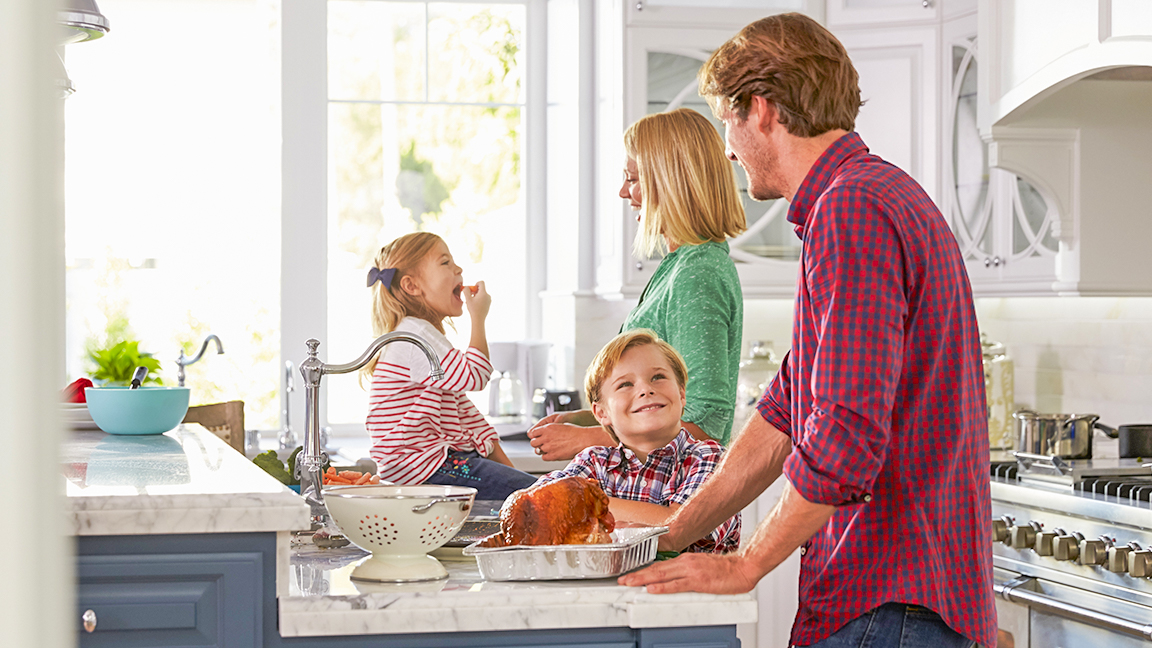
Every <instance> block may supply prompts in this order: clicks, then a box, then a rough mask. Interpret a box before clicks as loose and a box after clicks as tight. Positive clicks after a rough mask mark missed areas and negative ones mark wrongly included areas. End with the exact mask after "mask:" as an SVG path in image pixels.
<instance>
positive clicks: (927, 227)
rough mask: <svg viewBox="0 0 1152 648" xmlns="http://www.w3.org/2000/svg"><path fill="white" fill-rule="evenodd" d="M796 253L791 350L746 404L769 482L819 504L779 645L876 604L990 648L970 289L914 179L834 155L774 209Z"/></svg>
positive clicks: (860, 146) (854, 140)
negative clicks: (784, 213) (765, 450)
mask: <svg viewBox="0 0 1152 648" xmlns="http://www.w3.org/2000/svg"><path fill="white" fill-rule="evenodd" d="M788 220H789V221H791V222H792V223H793V224H794V225H795V229H796V233H797V235H798V236H799V237H800V238H801V240H803V242H804V247H803V251H802V254H801V258H800V272H799V277H798V289H797V295H796V305H795V310H794V312H793V323H792V348H791V350H790V351H789V353H788V355H787V356H786V357H785V359H784V362H783V363H782V365H781V367H780V371H779V373H778V374H777V375H776V378H775V380H773V381H772V384H771V385H770V386H769V388H768V389H767V391H766V392H765V394H764V397H763V399H762V400H761V401H760V403H759V405H758V409H759V411H760V414H761V415H762V416H763V417H764V418H765V420H767V421H768V422H769V423H770V424H772V425H773V426H775V427H776V428H777V429H779V430H780V431H782V432H784V433H786V434H788V435H790V436H791V438H792V444H793V450H792V453H791V454H790V455H789V456H788V458H787V459H786V460H785V463H784V474H785V476H786V477H787V478H788V480H789V481H790V482H791V483H792V485H793V487H795V489H796V490H797V491H798V492H799V493H800V494H801V495H802V496H803V497H804V498H805V499H807V500H809V501H811V502H816V503H821V504H830V505H834V506H837V507H838V508H837V509H836V512H835V514H834V515H833V516H832V518H831V519H830V520H829V521H828V523H827V524H826V525H825V526H824V527H823V528H822V529H820V530H819V531H818V532H816V535H814V536H813V537H812V539H811V540H809V541H808V542H807V543H805V545H804V547H803V548H802V552H803V556H802V558H801V569H800V588H799V595H800V608H799V610H798V612H797V614H796V622H795V625H794V626H793V628H792V643H793V644H796V645H800V646H806V645H809V644H812V643H815V642H816V641H819V640H821V639H824V638H826V637H828V636H829V635H831V634H832V633H834V632H835V631H836V630H837V629H838V628H840V626H842V625H844V624H845V623H847V622H848V621H850V620H851V619H853V618H855V617H857V616H859V615H860V614H863V613H864V612H866V611H868V610H869V609H871V608H874V607H876V606H878V605H882V604H884V603H886V602H889V601H896V602H903V603H911V604H916V605H920V606H923V607H927V608H930V609H932V610H935V611H936V612H937V613H939V614H940V616H941V617H943V619H944V621H945V623H947V624H948V625H949V626H950V627H951V628H952V629H954V630H956V631H957V632H959V633H961V634H963V635H964V636H965V637H968V638H969V639H972V640H974V641H977V642H979V643H980V644H982V645H984V646H994V645H995V643H996V609H995V607H994V602H993V593H992V552H991V547H990V546H989V538H990V537H991V531H990V528H989V527H990V526H991V517H992V512H991V502H990V494H989V488H988V430H987V410H986V409H985V401H984V378H983V371H982V369H981V364H980V357H981V356H980V340H979V333H978V331H977V324H976V314H975V311H974V307H973V302H972V290H971V287H970V285H969V283H968V277H967V274H966V272H965V269H964V262H963V260H962V259H961V257H960V254H959V251H958V249H957V246H956V240H955V238H954V236H953V234H952V233H951V232H950V231H949V229H948V225H947V224H946V223H945V221H944V218H943V217H942V216H941V215H940V212H939V211H938V210H937V208H936V206H935V205H934V204H933V203H932V201H931V200H930V199H929V198H928V196H927V195H926V194H925V193H924V191H923V189H921V188H920V186H919V185H918V184H916V182H915V181H913V180H912V179H911V178H909V177H908V176H907V175H906V174H905V173H904V172H902V171H901V170H900V169H898V168H896V167H895V166H893V165H891V164H888V163H887V162H884V161H883V160H881V159H880V158H878V157H876V156H874V155H870V154H869V153H868V148H867V147H866V146H865V145H864V142H863V141H862V140H861V139H860V136H859V135H857V134H856V133H849V134H847V135H844V136H843V137H841V138H840V139H838V140H837V141H836V142H834V143H833V144H832V145H831V146H830V147H829V148H828V149H827V150H826V151H825V152H824V153H823V155H821V157H820V159H819V160H818V161H817V162H816V164H815V165H814V166H813V167H812V169H811V170H810V171H809V173H808V175H807V177H806V178H805V179H804V182H803V183H802V184H801V185H800V188H799V190H798V191H797V192H796V196H795V197H794V198H793V200H792V204H791V206H790V208H789V211H788Z"/></svg>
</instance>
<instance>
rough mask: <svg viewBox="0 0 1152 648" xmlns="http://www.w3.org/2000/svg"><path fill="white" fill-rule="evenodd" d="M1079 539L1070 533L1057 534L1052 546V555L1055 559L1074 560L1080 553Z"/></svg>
mask: <svg viewBox="0 0 1152 648" xmlns="http://www.w3.org/2000/svg"><path fill="white" fill-rule="evenodd" d="M1079 542H1080V539H1079V538H1077V537H1076V536H1072V535H1062V536H1057V538H1056V542H1055V544H1054V545H1053V547H1052V555H1053V556H1055V557H1056V560H1076V557H1077V556H1079V555H1080V544H1079Z"/></svg>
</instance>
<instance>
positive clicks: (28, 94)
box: [0, 0, 80, 647]
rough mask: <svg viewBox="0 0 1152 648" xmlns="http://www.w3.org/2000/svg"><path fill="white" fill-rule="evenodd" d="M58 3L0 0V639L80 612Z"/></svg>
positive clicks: (45, 640) (53, 641) (19, 639)
mask: <svg viewBox="0 0 1152 648" xmlns="http://www.w3.org/2000/svg"><path fill="white" fill-rule="evenodd" d="M55 11H56V7H55V3H53V2H43V1H42V0H5V1H4V2H0V341H3V347H2V348H3V357H4V369H3V371H0V448H3V452H4V459H5V462H4V463H5V469H4V470H0V492H3V493H4V494H5V497H4V500H5V501H4V517H5V521H6V525H5V526H6V527H7V529H6V531H5V532H4V533H0V569H2V572H3V574H4V575H5V583H4V586H3V587H0V643H2V644H3V645H5V646H64V647H67V646H72V645H74V644H75V640H76V631H77V629H78V628H79V625H80V621H79V618H78V617H77V613H76V610H75V603H74V600H75V598H74V592H73V590H72V574H73V563H74V560H75V558H74V556H73V550H72V544H71V538H70V536H69V535H68V534H69V530H68V529H67V528H66V527H65V518H64V515H63V514H62V513H63V508H64V503H63V490H64V479H63V478H62V477H61V472H60V465H59V459H58V456H57V455H58V447H59V444H60V437H61V435H62V425H61V422H60V418H59V406H58V403H59V401H58V398H59V396H58V395H59V390H60V389H61V388H63V387H64V385H63V384H61V383H62V381H63V379H64V190H63V168H64V165H63V151H64V146H63V135H64V128H63V126H64V120H63V106H62V102H61V101H60V100H59V99H57V98H56V97H55V96H54V90H53V82H54V79H55V75H56V73H57V65H58V64H57V63H56V60H55V54H54V52H53V43H54V39H55V37H56V32H57V27H56V25H55V24H54V20H55Z"/></svg>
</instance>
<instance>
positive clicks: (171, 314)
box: [65, 0, 280, 428]
mask: <svg viewBox="0 0 1152 648" xmlns="http://www.w3.org/2000/svg"><path fill="white" fill-rule="evenodd" d="M100 8H101V11H102V12H103V13H104V14H105V15H106V16H108V17H109V19H110V21H111V23H112V31H111V32H110V33H109V35H108V36H107V37H105V38H101V39H99V40H96V41H93V42H91V43H84V44H81V45H75V46H70V47H68V48H67V51H66V55H67V61H66V62H67V67H68V73H69V76H70V77H71V78H72V81H73V83H74V84H75V86H76V93H75V94H74V95H72V96H71V97H70V98H68V99H67V100H66V102H65V111H66V112H65V116H66V140H65V142H66V143H65V147H66V151H65V156H66V157H65V159H66V166H65V173H66V181H65V184H66V187H65V194H66V224H65V238H66V252H65V254H66V261H67V270H66V277H67V319H66V336H67V338H66V344H67V363H68V364H67V373H68V375H69V379H74V378H77V377H79V376H82V375H89V374H90V372H91V369H92V367H91V364H90V363H89V362H88V361H87V359H86V353H85V350H86V347H88V346H92V345H95V346H103V345H106V344H108V342H109V341H112V342H115V341H117V340H119V339H121V338H124V337H130V338H132V339H136V340H138V341H139V342H140V349H141V350H143V351H146V352H150V353H152V354H153V355H154V356H155V357H156V358H157V359H159V360H160V362H161V371H160V375H161V377H162V378H163V380H164V382H165V384H169V385H175V384H176V365H175V362H174V360H175V359H176V358H177V356H178V355H179V353H180V351H181V349H183V350H184V352H185V353H186V354H188V355H194V354H195V353H196V351H198V350H199V345H200V343H201V341H202V340H203V339H204V337H205V336H206V335H207V334H208V333H210V332H211V333H215V334H216V335H218V336H219V337H220V339H221V340H222V342H223V345H224V351H225V354H224V355H219V356H218V355H215V349H211V350H209V351H208V352H207V353H206V354H205V357H204V358H203V359H202V360H201V361H200V362H199V363H197V364H195V365H192V366H190V367H189V368H188V370H187V383H186V384H187V385H188V387H190V388H191V399H192V401H191V402H192V404H198V403H209V402H218V401H222V400H237V399H238V400H243V401H244V405H245V420H246V422H247V424H248V426H250V427H263V428H275V427H279V414H278V412H279V397H278V392H279V381H280V374H279V372H278V370H277V367H278V366H279V359H280V358H279V355H280V348H279V345H280V338H279V316H280V272H279V270H280V249H279V241H280V206H279V191H280V185H279V182H280V157H279V156H280V147H279V138H280V124H279V109H280V94H279V86H278V79H279V74H278V69H279V51H278V41H277V35H278V25H277V21H278V17H279V14H278V7H276V6H273V5H272V4H269V3H267V2H263V1H258V0H181V1H180V2H170V1H163V0H161V1H158V0H101V2H100ZM190 17H194V21H192V22H194V24H195V29H194V30H193V31H192V32H189V31H188V26H189V24H190Z"/></svg>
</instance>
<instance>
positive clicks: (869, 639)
mask: <svg viewBox="0 0 1152 648" xmlns="http://www.w3.org/2000/svg"><path fill="white" fill-rule="evenodd" d="M974 645H975V643H973V642H972V640H970V639H967V638H965V637H964V635H962V634H960V633H958V632H956V631H955V630H953V629H952V628H949V627H948V625H947V624H945V623H944V620H943V619H941V618H940V615H939V614H936V613H935V612H933V611H932V610H929V609H928V608H925V607H920V606H919V605H907V604H905V603H885V604H884V605H881V606H880V607H877V608H872V609H871V610H869V611H867V612H865V613H864V614H861V615H860V616H858V617H856V618H855V619H852V620H851V621H849V622H848V623H846V624H844V626H843V627H841V628H840V629H839V630H837V631H836V632H835V634H833V635H832V636H831V637H828V638H827V639H825V640H823V641H817V642H816V643H814V644H812V645H811V646H809V648H970V647H971V646H974Z"/></svg>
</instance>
